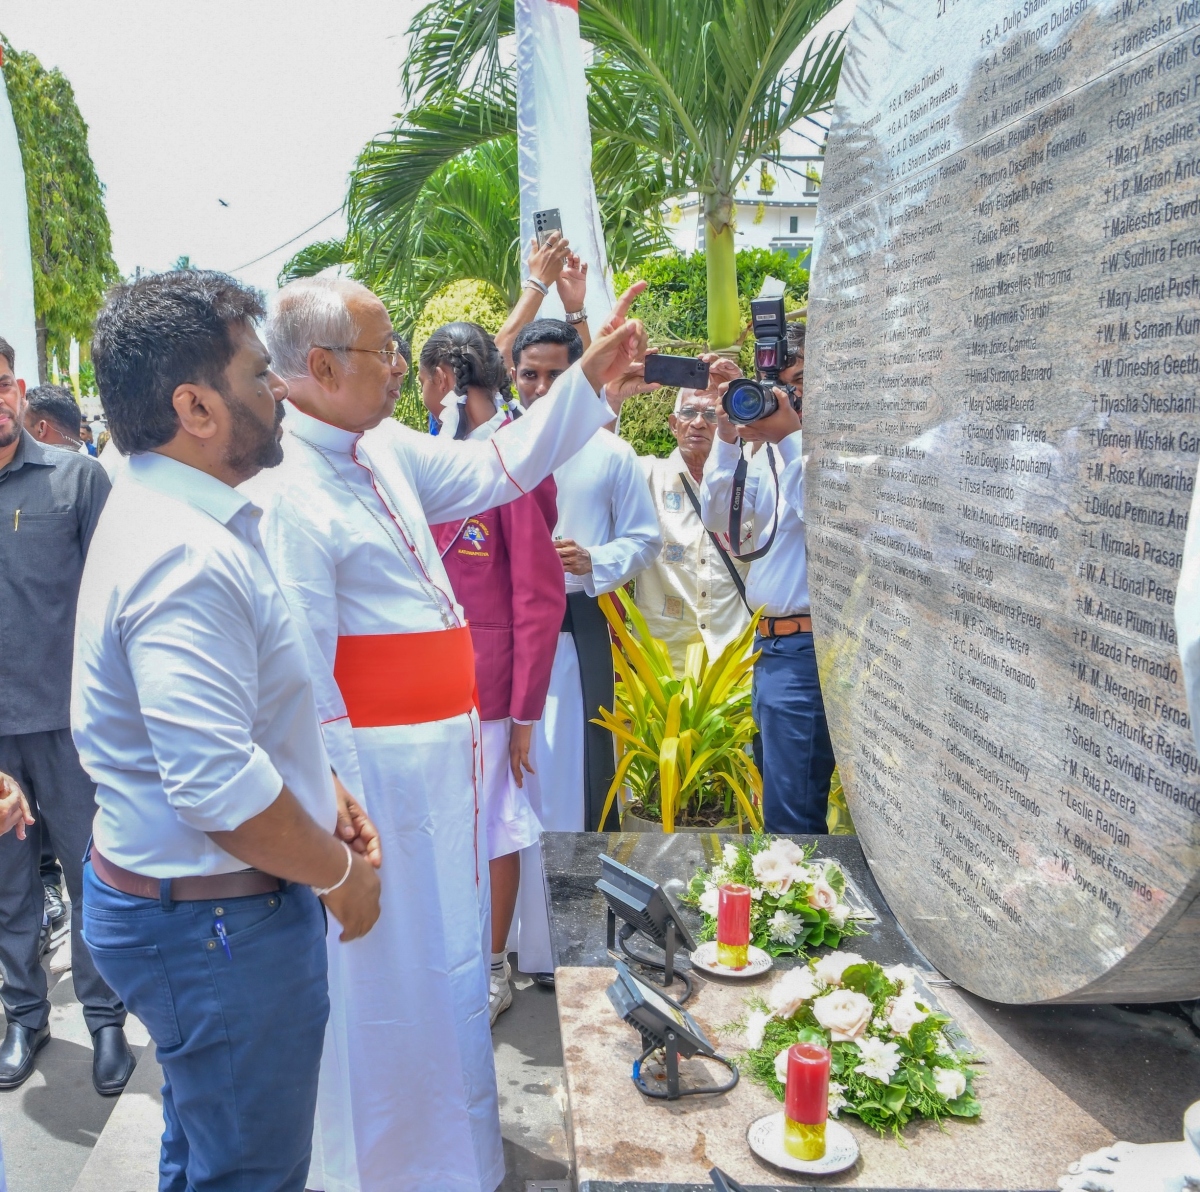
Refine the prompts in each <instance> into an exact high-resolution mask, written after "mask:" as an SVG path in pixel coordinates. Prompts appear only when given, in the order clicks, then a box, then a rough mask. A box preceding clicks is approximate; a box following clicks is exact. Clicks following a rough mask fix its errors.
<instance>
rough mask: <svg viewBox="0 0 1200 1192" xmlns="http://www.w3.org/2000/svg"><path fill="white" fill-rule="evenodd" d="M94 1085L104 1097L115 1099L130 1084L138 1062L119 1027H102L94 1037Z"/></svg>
mask: <svg viewBox="0 0 1200 1192" xmlns="http://www.w3.org/2000/svg"><path fill="white" fill-rule="evenodd" d="M92 1047H93V1048H94V1051H93V1054H92V1084H93V1086H94V1087H95V1089H96V1092H98V1093H99V1094H100V1096H102V1097H115V1096H116V1095H117V1094H118V1093H119V1092H120V1091H121V1090H122V1089H123V1088H124V1087H125V1086H126V1085H127V1084H128V1083H129V1078H130V1077H131V1076H132V1075H133V1070H134V1068H136V1067H137V1060H135V1059H134V1058H133V1052H132V1051H130V1050H129V1044H128V1043H126V1042H125V1031H124V1030H123V1029H122V1028H121V1027H119V1026H102V1027H101V1028H100V1029H99V1030H98V1031H97V1032H96V1033H95V1034H94V1035H93V1036H92Z"/></svg>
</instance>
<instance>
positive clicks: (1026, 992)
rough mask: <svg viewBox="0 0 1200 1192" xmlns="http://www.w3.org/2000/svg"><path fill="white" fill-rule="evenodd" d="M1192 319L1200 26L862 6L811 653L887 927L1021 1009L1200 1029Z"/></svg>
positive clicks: (823, 250) (816, 327) (1074, 5)
mask: <svg viewBox="0 0 1200 1192" xmlns="http://www.w3.org/2000/svg"><path fill="white" fill-rule="evenodd" d="M1198 298H1200V0H1177V2H1176V0H1172V2H1166V0H1018V2H1015V3H1007V4H1006V3H990V2H986V3H985V2H984V0H863V3H861V4H860V5H859V8H858V10H857V13H856V16H855V18H854V22H853V25H852V27H851V29H850V31H849V34H848V37H847V51H846V60H845V65H844V68H843V72H842V79H841V84H840V88H839V92H838V99H837V105H836V110H835V114H834V121H833V125H832V130H831V133H830V138H829V146H828V153H827V158H826V166H825V172H824V179H823V184H822V196H821V205H820V209H819V213H818V225H817V233H816V252H815V269H814V274H813V281H812V292H811V304H810V308H809V310H810V313H809V349H808V353H807V363H806V376H805V394H806V404H805V427H804V430H805V454H806V456H807V457H808V462H807V471H806V487H805V514H806V521H807V525H808V533H807V540H808V560H809V575H810V582H811V587H812V605H813V614H814V621H815V629H816V642H817V650H818V657H819V661H820V668H821V678H822V686H823V689H824V692H825V701H826V706H827V710H828V714H829V721H830V729H831V733H832V736H833V741H834V746H835V749H836V752H837V756H838V761H839V765H840V767H841V773H842V778H843V782H844V783H845V786H846V790H847V792H848V795H849V799H850V805H851V810H852V812H853V815H854V819H855V823H856V825H857V827H858V830H859V833H860V835H861V838H862V840H863V842H864V847H865V850H866V853H867V856H868V857H869V858H870V859H871V862H872V866H873V871H874V873H875V877H876V879H877V880H878V882H879V884H880V886H881V888H882V890H883V893H884V895H885V896H886V898H887V900H888V903H889V904H890V906H891V909H892V910H893V912H894V913H895V914H896V916H897V918H898V919H899V921H900V922H901V923H902V924H903V926H904V927H905V929H906V930H907V931H908V932H909V934H910V935H911V936H912V938H913V939H914V941H915V943H916V944H917V946H918V947H919V948H920V949H921V950H922V952H923V953H924V954H925V955H926V956H928V957H929V959H930V960H931V961H932V962H933V963H934V964H936V965H937V966H938V968H939V969H941V970H942V971H943V972H944V973H945V974H946V975H948V976H949V977H951V978H953V979H954V980H955V981H957V982H959V983H961V984H962V985H963V986H965V987H966V988H967V989H970V990H972V991H974V992H976V993H979V994H981V995H984V996H986V997H988V998H991V999H994V1000H997V1001H1005V1002H1015V1003H1038V1002H1047V1001H1082V1002H1104V1001H1134V1000H1164V999H1168V998H1186V997H1195V996H1197V995H1200V964H1198V963H1197V960H1198V958H1200V900H1198V898H1197V895H1198V891H1200V763H1198V761H1197V757H1196V751H1195V746H1194V743H1193V735H1192V725H1191V722H1190V720H1189V717H1188V710H1187V702H1186V699H1185V695H1184V689H1183V686H1182V683H1181V675H1180V664H1179V658H1178V654H1177V651H1176V647H1175V631H1174V621H1173V614H1174V608H1173V605H1174V600H1175V589H1176V586H1177V581H1178V573H1179V567H1180V560H1181V555H1182V551H1183V542H1184V535H1185V531H1186V528H1187V521H1188V516H1189V510H1190V507H1191V503H1192V493H1193V488H1194V485H1195V477H1196V464H1197V458H1198V455H1197V453H1198V451H1200V398H1198V396H1197V381H1198V379H1200V302H1198V301H1197V299H1198Z"/></svg>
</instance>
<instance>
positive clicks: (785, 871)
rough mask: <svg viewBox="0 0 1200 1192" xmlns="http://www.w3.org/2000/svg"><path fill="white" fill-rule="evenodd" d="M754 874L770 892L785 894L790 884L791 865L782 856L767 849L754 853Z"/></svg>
mask: <svg viewBox="0 0 1200 1192" xmlns="http://www.w3.org/2000/svg"><path fill="white" fill-rule="evenodd" d="M753 867H754V876H755V877H756V878H758V880H759V881H760V882H762V884H763V885H764V886H765V887H766V888H767V889H768V890H770V891H771V893H772V894H786V893H787V892H788V890H789V889H790V888H791V884H792V880H793V877H792V866H791V863H790V862H788V861H785V860H783V858H782V857H778V856H776V855H775V854H774V853H772V852H771V851H770V850H769V849H768V850H767V851H766V852H762V853H758V854H756V855H755V858H754V862H753Z"/></svg>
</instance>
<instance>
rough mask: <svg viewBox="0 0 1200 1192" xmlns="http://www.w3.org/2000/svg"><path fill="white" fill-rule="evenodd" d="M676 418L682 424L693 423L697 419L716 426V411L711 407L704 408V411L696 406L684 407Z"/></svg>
mask: <svg viewBox="0 0 1200 1192" xmlns="http://www.w3.org/2000/svg"><path fill="white" fill-rule="evenodd" d="M676 417H678V418H679V419H680V420H681V421H683V422H695V421H696V419H697V418H703V419H704V421H705V422H707V423H709V424H710V425H712V426H716V425H717V411H716V410H714V409H713V407H712V406H706V407H705V408H704V409H700V408H699V407H698V406H684V407H683V408H682V409H681V410H680V411H679V413H678V414H677V415H676Z"/></svg>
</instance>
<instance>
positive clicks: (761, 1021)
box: [742, 1010, 771, 1051]
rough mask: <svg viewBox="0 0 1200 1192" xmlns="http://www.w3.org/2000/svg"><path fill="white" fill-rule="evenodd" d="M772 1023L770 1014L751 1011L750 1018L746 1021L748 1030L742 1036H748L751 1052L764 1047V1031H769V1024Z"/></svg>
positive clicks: (747, 1041) (747, 1042)
mask: <svg viewBox="0 0 1200 1192" xmlns="http://www.w3.org/2000/svg"><path fill="white" fill-rule="evenodd" d="M770 1021H771V1016H770V1014H766V1013H764V1012H763V1011H762V1010H751V1011H750V1017H749V1018H747V1019H746V1029H745V1030H744V1031H743V1032H742V1034H743V1035H745V1036H746V1046H747V1047H749V1048H750V1050H751V1051H753V1050H754V1049H755V1048H758V1047H761V1046H762V1041H763V1031H765V1030H766V1029H767V1023H768V1022H770Z"/></svg>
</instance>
